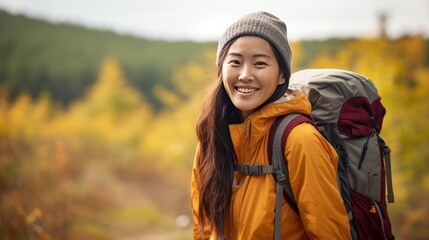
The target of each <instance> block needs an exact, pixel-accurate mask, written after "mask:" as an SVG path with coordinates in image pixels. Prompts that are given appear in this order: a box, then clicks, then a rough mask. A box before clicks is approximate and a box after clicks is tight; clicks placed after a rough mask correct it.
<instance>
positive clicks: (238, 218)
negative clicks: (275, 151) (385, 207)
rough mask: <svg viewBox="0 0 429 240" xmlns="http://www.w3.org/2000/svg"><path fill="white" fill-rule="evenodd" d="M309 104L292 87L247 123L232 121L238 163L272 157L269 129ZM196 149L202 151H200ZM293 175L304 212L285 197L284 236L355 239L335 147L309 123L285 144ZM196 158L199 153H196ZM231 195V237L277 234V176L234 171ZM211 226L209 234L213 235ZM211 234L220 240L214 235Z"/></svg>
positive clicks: (195, 210) (306, 109) (194, 202)
mask: <svg viewBox="0 0 429 240" xmlns="http://www.w3.org/2000/svg"><path fill="white" fill-rule="evenodd" d="M310 111H311V105H310V102H309V101H308V99H307V98H306V97H305V95H304V94H303V93H301V92H293V91H292V90H289V91H288V95H285V97H283V98H282V99H280V100H278V101H276V102H274V103H271V104H268V105H266V106H264V107H263V108H262V109H260V110H258V111H256V112H254V113H252V114H251V115H250V116H249V117H248V118H247V119H246V120H245V122H244V123H241V124H233V125H230V132H231V138H232V142H233V144H234V149H235V152H236V155H237V158H238V159H237V161H238V164H240V165H247V164H265V165H269V161H268V157H267V154H268V151H267V143H268V133H269V129H270V127H271V125H272V124H273V122H274V121H275V119H276V118H277V117H278V116H280V115H285V114H288V113H292V112H298V113H303V114H307V115H309V114H310ZM197 152H198V151H197ZM285 156H286V159H288V165H287V166H288V168H289V177H290V181H291V186H292V190H293V193H294V197H295V199H296V201H297V205H298V208H299V211H300V215H297V214H296V213H295V212H294V211H293V210H292V209H291V207H290V206H289V204H288V203H287V202H286V201H285V200H284V199H283V207H282V229H281V231H282V239H337V240H338V239H351V236H350V228H349V224H348V218H347V214H346V210H345V207H344V205H343V202H342V198H341V196H340V193H339V190H338V184H337V177H336V170H337V164H338V157H337V154H336V152H335V150H334V149H333V148H332V147H331V145H330V144H329V143H327V142H326V140H325V139H324V138H323V137H322V136H321V135H320V133H319V132H318V131H317V129H315V127H313V126H312V125H311V124H308V123H303V124H300V125H298V126H296V127H295V128H294V129H293V130H292V131H291V133H290V135H289V137H288V139H287V141H286V148H285ZM196 159H197V158H196ZM198 174H199V172H198V163H196V162H195V161H194V167H193V172H192V189H191V192H192V208H193V213H194V239H201V238H200V236H199V232H198V222H197V221H198V220H197V213H198V199H199V192H198V182H199V181H198ZM235 179H236V182H237V183H236V184H235V186H233V190H232V198H231V213H230V214H232V215H231V216H233V218H232V224H231V226H228V227H226V231H227V232H225V236H226V237H227V238H228V239H229V240H235V239H236V240H247V239H273V236H274V209H275V199H276V193H275V180H274V178H273V176H272V175H271V174H265V175H260V176H245V175H242V174H241V173H236V175H235ZM209 231H210V230H209V229H207V231H206V232H207V235H208V236H209V235H210V232H209ZM211 235H212V236H211V238H207V239H218V237H217V236H214V234H211Z"/></svg>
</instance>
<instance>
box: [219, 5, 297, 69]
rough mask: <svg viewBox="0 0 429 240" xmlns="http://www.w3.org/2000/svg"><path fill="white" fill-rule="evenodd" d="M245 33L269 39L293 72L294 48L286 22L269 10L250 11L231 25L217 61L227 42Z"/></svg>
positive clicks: (221, 44)
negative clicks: (292, 48) (288, 34)
mask: <svg viewBox="0 0 429 240" xmlns="http://www.w3.org/2000/svg"><path fill="white" fill-rule="evenodd" d="M245 35H252V36H258V37H262V38H264V39H265V40H267V41H269V42H270V43H271V44H272V45H273V46H274V47H275V48H276V50H277V51H278V52H279V53H280V56H281V57H282V58H283V61H284V63H285V64H286V68H287V69H288V70H289V74H291V73H292V71H291V60H292V50H291V47H290V45H289V41H288V38H287V28H286V24H285V23H284V22H283V21H281V20H280V19H279V18H277V17H276V16H274V15H272V14H270V13H267V12H255V13H250V14H248V15H245V16H243V17H241V18H240V19H239V20H238V21H236V22H235V23H233V24H232V25H231V26H229V28H228V29H226V31H225V33H224V34H223V35H222V37H221V38H220V40H219V43H218V47H217V54H216V63H219V57H220V53H221V52H222V50H223V48H224V47H225V45H226V44H228V43H229V42H230V41H232V40H234V39H236V38H238V37H241V36H245ZM279 64H280V63H279Z"/></svg>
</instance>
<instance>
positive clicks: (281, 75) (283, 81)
mask: <svg viewBox="0 0 429 240" xmlns="http://www.w3.org/2000/svg"><path fill="white" fill-rule="evenodd" d="M285 82H286V80H285V75H284V74H283V73H281V74H280V78H279V82H278V85H282V84H283V83H285Z"/></svg>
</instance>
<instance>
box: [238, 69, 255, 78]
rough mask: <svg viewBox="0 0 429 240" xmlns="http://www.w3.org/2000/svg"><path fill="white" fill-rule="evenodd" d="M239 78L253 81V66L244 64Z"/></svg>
mask: <svg viewBox="0 0 429 240" xmlns="http://www.w3.org/2000/svg"><path fill="white" fill-rule="evenodd" d="M239 80H241V81H252V80H253V71H252V67H251V66H246V65H245V66H243V68H242V69H241V71H240V76H239Z"/></svg>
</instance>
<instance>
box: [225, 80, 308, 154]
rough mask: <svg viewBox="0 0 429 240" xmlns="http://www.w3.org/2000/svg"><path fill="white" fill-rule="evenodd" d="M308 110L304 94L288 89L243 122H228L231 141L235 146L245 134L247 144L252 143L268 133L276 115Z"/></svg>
mask: <svg viewBox="0 0 429 240" xmlns="http://www.w3.org/2000/svg"><path fill="white" fill-rule="evenodd" d="M310 112H311V104H310V101H309V100H308V99H307V97H306V96H305V94H304V93H303V92H301V91H299V90H294V89H288V90H287V91H286V93H285V94H284V95H283V97H281V98H280V99H278V100H277V101H275V102H272V103H269V104H267V105H265V106H264V107H262V108H261V109H259V110H257V111H255V112H253V113H252V114H250V115H249V116H248V117H247V118H246V120H245V121H244V122H243V123H240V124H230V125H229V129H230V132H231V138H232V141H233V143H234V145H235V146H237V145H239V144H237V143H238V141H240V140H239V139H242V138H243V136H245V139H246V141H248V144H250V145H253V144H255V143H257V142H258V141H259V140H260V139H261V138H262V137H263V136H265V135H266V134H267V133H268V131H269V130H270V127H271V125H272V124H273V122H274V121H275V119H276V118H277V117H278V116H281V115H286V114H289V113H301V114H304V115H310ZM250 136H252V137H250Z"/></svg>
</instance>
